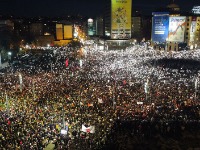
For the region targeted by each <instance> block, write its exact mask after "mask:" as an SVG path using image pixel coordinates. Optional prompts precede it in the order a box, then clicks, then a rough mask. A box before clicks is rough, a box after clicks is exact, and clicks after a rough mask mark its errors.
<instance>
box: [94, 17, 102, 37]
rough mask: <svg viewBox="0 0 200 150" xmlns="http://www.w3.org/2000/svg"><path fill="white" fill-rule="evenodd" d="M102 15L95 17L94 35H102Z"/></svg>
mask: <svg viewBox="0 0 200 150" xmlns="http://www.w3.org/2000/svg"><path fill="white" fill-rule="evenodd" d="M103 22H104V20H103V17H97V18H96V19H95V28H96V36H103V35H104V34H103V32H104V30H103Z"/></svg>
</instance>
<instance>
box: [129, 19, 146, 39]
mask: <svg viewBox="0 0 200 150" xmlns="http://www.w3.org/2000/svg"><path fill="white" fill-rule="evenodd" d="M131 37H132V38H134V39H137V40H141V39H142V38H143V34H142V18H141V17H140V16H134V17H132V26H131Z"/></svg>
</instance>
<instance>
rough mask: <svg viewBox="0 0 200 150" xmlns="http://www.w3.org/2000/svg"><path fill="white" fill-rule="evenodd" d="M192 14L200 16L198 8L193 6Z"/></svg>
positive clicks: (199, 8) (199, 7)
mask: <svg viewBox="0 0 200 150" xmlns="http://www.w3.org/2000/svg"><path fill="white" fill-rule="evenodd" d="M192 12H193V13H194V14H200V6H194V7H193V8H192Z"/></svg>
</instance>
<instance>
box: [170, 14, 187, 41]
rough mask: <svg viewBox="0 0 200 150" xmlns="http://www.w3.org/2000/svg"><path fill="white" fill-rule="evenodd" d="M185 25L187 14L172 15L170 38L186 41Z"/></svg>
mask: <svg viewBox="0 0 200 150" xmlns="http://www.w3.org/2000/svg"><path fill="white" fill-rule="evenodd" d="M185 25H186V17H185V16H179V17H170V18H169V35H168V40H169V41H172V42H184V34H185Z"/></svg>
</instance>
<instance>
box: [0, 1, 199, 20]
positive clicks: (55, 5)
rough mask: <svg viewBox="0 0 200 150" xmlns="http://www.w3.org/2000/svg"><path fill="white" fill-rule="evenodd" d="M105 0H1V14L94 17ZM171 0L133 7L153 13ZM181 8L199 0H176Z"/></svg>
mask: <svg viewBox="0 0 200 150" xmlns="http://www.w3.org/2000/svg"><path fill="white" fill-rule="evenodd" d="M104 1H105V0H0V14H12V15H15V16H60V15H66V14H74V15H76V14H80V15H83V16H88V17H90V16H91V17H92V16H95V15H100V14H102V12H103V8H104V6H105V2H104ZM169 2H170V0H132V3H133V8H136V9H141V10H142V11H143V12H144V14H151V12H152V11H153V10H154V8H156V7H165V6H166V5H167V4H169ZM175 3H176V4H178V5H179V6H180V8H181V10H184V11H187V10H188V11H189V10H191V9H192V7H193V6H194V5H198V0H175Z"/></svg>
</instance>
